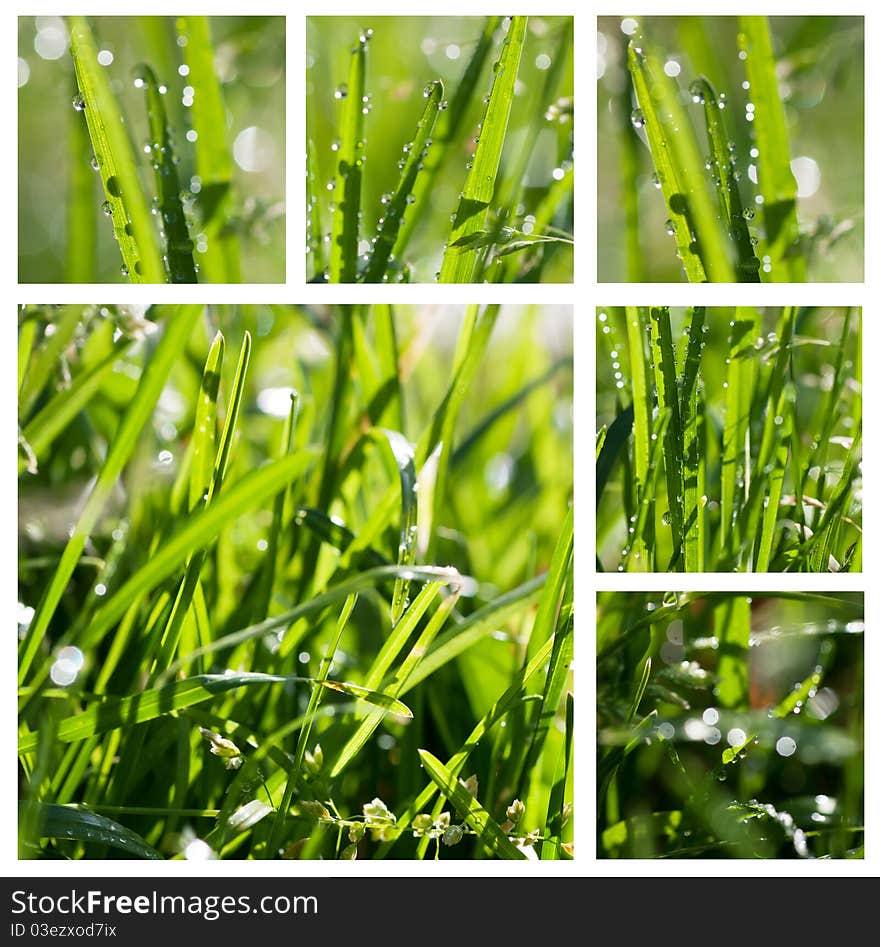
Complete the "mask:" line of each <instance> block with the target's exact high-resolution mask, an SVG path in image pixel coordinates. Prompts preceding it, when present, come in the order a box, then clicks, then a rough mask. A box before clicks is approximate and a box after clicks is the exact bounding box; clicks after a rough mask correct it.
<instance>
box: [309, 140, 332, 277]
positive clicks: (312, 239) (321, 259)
mask: <svg viewBox="0 0 880 947" xmlns="http://www.w3.org/2000/svg"><path fill="white" fill-rule="evenodd" d="M306 161H307V167H306V213H307V216H306V252H307V253H308V254H309V260H310V261H311V271H310V272H309V273H307V274H306V277H307V278H315V277H320V276H321V275H322V274H323V273H324V270H325V268H326V266H327V260H326V257H325V256H324V228H323V226H322V223H321V201H320V199H319V197H318V195H319V193H320V192H319V188H318V175H317V171H316V168H315V144H314V142H313V141H312V140H311V139H309V143H308V150H307V152H306Z"/></svg>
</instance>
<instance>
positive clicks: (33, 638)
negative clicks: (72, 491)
mask: <svg viewBox="0 0 880 947" xmlns="http://www.w3.org/2000/svg"><path fill="white" fill-rule="evenodd" d="M201 312H202V307H201V306H180V307H177V308H175V309H172V310H170V311H169V312H168V314H167V317H166V319H165V325H164V331H163V334H162V339H161V341H160V342H159V345H158V346H157V348H156V351H155V352H154V353H153V356H152V358H151V359H150V360H149V362H148V364H147V367H146V369H145V370H144V373H143V375H142V376H141V380H140V383H139V385H138V388H137V393H136V394H135V397H134V400H133V401H132V402H131V404H130V406H129V408H128V410H127V412H126V413H125V416H124V417H123V419H122V422H121V424H120V426H119V429H118V431H117V432H116V436H115V438H114V439H113V442H112V444H111V445H110V449H109V451H108V452H107V457H106V459H105V461H104V465H103V467H102V468H101V472H100V474H99V475H98V479H97V481H96V482H95V486H94V487H93V489H92V491H91V493H90V494H89V498H88V500H87V501H86V505H85V507H84V509H83V511H82V513H81V514H80V516H79V519H78V521H77V523H76V526H75V527H74V529H73V532H72V533H71V536H70V540H69V541H68V543H67V545H66V546H65V548H64V552H63V553H62V555H61V559H60V561H59V563H58V568H57V569H56V571H55V574H54V575H53V576H52V580H51V582H50V583H49V585H48V586H47V588H46V591H45V593H44V595H43V597H42V599H41V600H40V603H39V605H38V606H37V609H36V613H35V615H34V619H33V621H32V622H31V624H30V626H29V628H28V631H27V634H26V635H25V638H24V639H23V641H22V643H21V646H20V649H19V669H18V675H19V677H18V680H19V683H23V682H24V680H25V678H26V677H27V675H28V672H29V671H30V668H31V664H32V663H33V660H34V658H35V657H36V655H37V651H38V650H39V647H40V645H41V643H42V641H43V638H44V636H45V634H46V631H47V630H48V627H49V623H50V622H51V620H52V617H53V615H54V614H55V609H56V608H57V607H58V603H59V602H60V601H61V596H62V595H63V594H64V590H65V588H66V587H67V583H68V582H69V580H70V578H71V576H72V575H73V571H74V569H75V568H76V564H77V561H78V560H79V557H80V556H81V555H82V552H83V549H84V548H85V544H86V542H87V540H88V538H89V536H90V534H91V531H92V528H93V527H94V525H95V523H96V522H97V520H98V517H99V516H100V514H101V511H102V509H103V508H104V504H105V503H106V501H107V499H108V498H109V496H110V494H111V493H112V491H113V489H114V487H115V485H116V481H117V478H118V477H119V475H120V473H121V472H122V470H123V468H124V467H125V464H126V462H127V461H128V459H129V457H130V456H131V453H132V451H133V450H134V448H135V445H136V443H137V440H138V437H139V436H140V433H141V430H142V429H143V427H144V425H145V424H146V423H147V422H148V420H149V418H150V416H151V414H152V411H153V408H154V407H155V405H156V402H157V401H158V400H159V395H160V394H161V393H162V389H163V388H164V386H165V382H166V381H167V379H168V375H169V373H170V371H171V369H172V367H173V365H174V364H175V362H176V360H177V357H178V355H179V353H180V351H181V350H182V349H183V348H184V347H185V345H186V341H187V339H188V338H189V335H190V333H191V332H192V329H193V326H194V324H195V321H196V319H197V318H198V317H199V316H200V315H201ZM123 611H124V609H123Z"/></svg>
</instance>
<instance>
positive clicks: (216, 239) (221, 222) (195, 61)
mask: <svg viewBox="0 0 880 947" xmlns="http://www.w3.org/2000/svg"><path fill="white" fill-rule="evenodd" d="M177 29H178V32H179V34H180V36H181V37H182V38H183V40H185V41H186V46H184V47H183V48H184V49H185V51H186V52H185V62H186V65H187V66H188V67H189V73H188V79H189V83H190V85H191V86H192V87H193V88H194V89H195V94H194V96H193V102H192V107H191V109H189V110H188V111H191V112H192V123H193V127H192V131H193V132H194V133H195V135H196V137H195V139H194V141H195V151H196V173H197V174H198V176H199V178H200V179H201V184H200V189H199V201H198V206H199V209H200V213H201V223H202V230H203V231H204V234H205V239H206V243H207V247H206V248H205V249H204V250H203V251H202V252H200V254H199V261H200V266H201V268H202V270H203V271H204V274H205V277H206V278H207V280H208V282H211V283H238V282H241V273H240V263H239V255H238V236H237V234H236V232H235V228H234V227H228V226H226V222H227V219H228V218H229V217H231V216H233V215H232V204H233V198H232V174H233V166H232V152H231V150H230V147H229V142H228V140H227V132H226V127H227V123H226V104H225V102H224V99H223V90H222V89H221V87H220V80H219V79H218V77H217V71H216V69H215V67H214V56H215V53H214V45H213V43H212V42H211V31H210V27H209V25H208V18H207V17H204V16H184V17H180V18H179V19H178V21H177Z"/></svg>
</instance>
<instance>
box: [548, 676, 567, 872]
mask: <svg viewBox="0 0 880 947" xmlns="http://www.w3.org/2000/svg"><path fill="white" fill-rule="evenodd" d="M573 751H574V695H573V694H571V693H570V692H569V693H568V694H566V699H565V740H564V742H563V746H562V751H561V752H560V754H559V760H558V762H557V764H556V771H555V773H554V775H553V785H552V788H551V790H550V798H549V800H548V802H547V817H546V820H545V821H546V824H547V833H548V836H547V838H545V839H544V841H543V843H542V845H541V861H548V860H552V859H555V858H559V857H560V850H561V847H562V846H561V842H562V831H563V828H564V826H565V823H566V821H567V810H566V804H565V796H566V787H567V786H568V784H569V780H570V778H571V775H570V774H571V769H572V765H571V764H572V759H573V756H574V753H573Z"/></svg>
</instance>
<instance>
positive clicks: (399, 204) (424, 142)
mask: <svg viewBox="0 0 880 947" xmlns="http://www.w3.org/2000/svg"><path fill="white" fill-rule="evenodd" d="M425 98H426V99H427V100H428V101H427V102H425V108H424V110H423V111H422V115H421V118H420V119H419V123H418V125H417V126H416V132H415V135H413V137H412V140H411V141H409V142H407V143H406V144H405V145H404V146H403V159H402V160H403V167H402V168H401V170H400V177H399V178H398V181H397V186H396V187H395V189H394V193H393V194H391V195H390V196H388V195H386V197H383V199H382V202H383V204H384V210H383V212H382V216H381V217H380V218H379V226H378V230H377V231H376V236H375V237H374V238H373V249H372V253H371V254H370V259H369V261H368V262H367V265H366V267H365V269H364V273H363V276H362V277H361V278H362V280H363V281H364V282H365V283H380V282H382V281H383V279H384V280H387V279H388V276H389V263H390V262H391V261H392V252H393V250H394V246H395V244H396V243H397V239H398V235H399V232H400V225H401V222H402V221H403V219H404V216H403V215H404V214H405V213H406V210H407V207H408V206H409V204H410V202H411V201H414V200H415V198H414V197H413V189H414V187H415V184H416V181H417V179H418V176H419V173H420V172H421V170H422V162H423V161H424V159H425V158H426V157H427V156H428V153H429V151H430V148H431V146H432V144H433V142H432V140H431V132H432V131H433V129H434V123H435V121H436V119H437V115H438V114H439V110H440V104H441V102H442V101H443V83H442V82H440V80H439V79H437V80H435V81H434V82H430V83H428V85H427V86H425Z"/></svg>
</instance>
